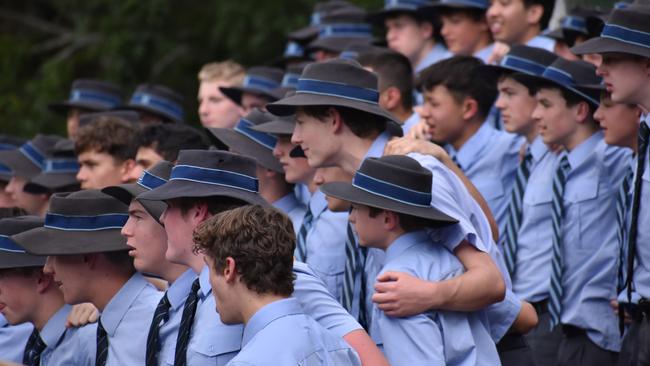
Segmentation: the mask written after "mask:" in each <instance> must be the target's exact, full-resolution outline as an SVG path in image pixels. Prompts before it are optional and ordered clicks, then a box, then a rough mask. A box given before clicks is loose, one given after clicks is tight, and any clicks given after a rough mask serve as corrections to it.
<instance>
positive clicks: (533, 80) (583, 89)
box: [517, 72, 600, 108]
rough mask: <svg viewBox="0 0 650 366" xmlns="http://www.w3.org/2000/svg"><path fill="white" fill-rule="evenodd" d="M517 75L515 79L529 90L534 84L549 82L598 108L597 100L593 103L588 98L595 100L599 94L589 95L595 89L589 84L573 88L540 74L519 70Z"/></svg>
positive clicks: (598, 97)
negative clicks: (525, 72)
mask: <svg viewBox="0 0 650 366" xmlns="http://www.w3.org/2000/svg"><path fill="white" fill-rule="evenodd" d="M517 75H518V78H517V81H518V82H520V83H521V84H523V85H524V86H525V87H527V88H528V89H531V90H532V89H535V87H536V85H537V84H538V83H540V82H542V83H551V84H553V85H555V86H556V87H558V88H560V89H564V90H568V91H569V92H571V93H574V94H576V95H578V96H579V97H581V98H584V99H585V101H586V102H587V103H589V104H591V105H592V106H594V107H596V108H598V102H595V103H594V102H593V101H591V100H589V99H588V98H593V99H594V100H596V101H598V100H599V99H600V96H599V95H589V94H590V93H595V89H593V88H591V85H586V86H576V87H575V88H567V87H566V86H564V85H562V84H559V83H558V82H556V81H555V80H551V79H547V78H545V77H542V76H537V75H530V74H524V73H520V72H518V73H517ZM598 94H600V91H598Z"/></svg>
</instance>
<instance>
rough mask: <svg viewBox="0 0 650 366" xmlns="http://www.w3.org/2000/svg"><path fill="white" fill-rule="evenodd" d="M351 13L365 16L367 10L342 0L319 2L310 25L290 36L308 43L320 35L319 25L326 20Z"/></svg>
mask: <svg viewBox="0 0 650 366" xmlns="http://www.w3.org/2000/svg"><path fill="white" fill-rule="evenodd" d="M349 15H359V16H364V15H365V10H364V9H362V8H360V7H358V6H356V5H352V4H350V3H349V2H347V1H342V0H331V1H325V2H320V3H317V4H316V5H315V6H314V11H313V12H312V14H311V19H310V23H309V25H308V26H306V27H303V28H300V29H298V30H296V31H293V32H290V33H289V34H288V38H289V39H290V40H292V41H296V42H298V43H300V44H303V45H304V44H307V43H309V41H311V40H313V39H314V38H316V37H318V31H319V30H320V28H319V26H320V25H321V24H322V23H323V22H324V21H331V20H332V18H334V19H338V18H345V17H347V16H349Z"/></svg>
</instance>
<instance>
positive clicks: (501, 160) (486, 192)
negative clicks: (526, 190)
mask: <svg viewBox="0 0 650 366" xmlns="http://www.w3.org/2000/svg"><path fill="white" fill-rule="evenodd" d="M522 143H523V139H522V138H520V137H519V136H517V135H513V134H510V133H507V132H503V131H499V130H496V129H494V127H492V126H491V125H489V124H488V123H483V124H482V125H481V128H479V129H478V130H477V131H476V133H475V134H474V135H473V136H472V137H470V138H469V139H468V140H467V141H466V142H465V143H464V144H463V146H461V148H460V149H459V150H456V149H454V147H453V146H451V145H450V144H447V145H446V146H445V148H446V149H447V151H448V152H449V155H450V156H452V157H455V158H456V161H457V162H458V164H459V165H460V167H461V169H462V170H463V172H464V173H465V175H466V176H467V178H469V179H470V180H471V181H472V183H474V185H475V186H476V189H478V191H479V192H480V193H481V195H482V196H483V198H485V200H486V201H487V204H488V206H490V210H491V211H492V214H493V215H494V219H495V220H496V222H497V224H498V226H499V229H500V232H503V227H504V226H505V221H506V219H507V210H508V203H509V198H510V192H511V191H512V187H513V185H514V183H515V174H516V173H517V166H518V162H519V151H520V148H521V144H522Z"/></svg>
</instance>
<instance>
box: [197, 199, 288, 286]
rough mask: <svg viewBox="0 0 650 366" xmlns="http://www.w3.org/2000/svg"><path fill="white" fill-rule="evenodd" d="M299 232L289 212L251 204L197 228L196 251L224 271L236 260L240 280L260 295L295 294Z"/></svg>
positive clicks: (221, 215)
mask: <svg viewBox="0 0 650 366" xmlns="http://www.w3.org/2000/svg"><path fill="white" fill-rule="evenodd" d="M295 247H296V235H295V233H294V231H293V224H292V223H291V220H290V219H289V217H287V215H285V214H283V213H281V212H280V211H278V210H276V209H274V208H271V207H262V206H259V205H248V206H242V207H239V208H235V209H232V210H228V211H224V212H221V213H219V214H217V215H215V216H212V217H211V218H210V219H208V220H206V221H205V222H204V223H203V224H201V225H200V226H199V227H197V228H196V230H195V231H194V250H195V251H196V252H199V253H203V254H205V255H206V256H207V257H208V258H209V260H211V261H212V264H213V265H214V269H215V270H217V271H223V269H224V266H225V263H226V258H228V257H231V258H233V259H234V260H235V265H236V271H237V274H239V276H240V281H241V282H243V283H244V284H246V287H247V288H248V289H249V290H251V291H255V292H256V293H258V294H268V293H273V294H275V295H279V296H290V295H291V294H292V293H293V281H294V279H295V275H294V274H293V252H294V249H295Z"/></svg>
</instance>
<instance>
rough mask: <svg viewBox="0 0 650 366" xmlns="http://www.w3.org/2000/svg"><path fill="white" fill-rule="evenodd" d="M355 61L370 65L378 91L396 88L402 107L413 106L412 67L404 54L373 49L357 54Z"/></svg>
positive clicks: (408, 107)
mask: <svg viewBox="0 0 650 366" xmlns="http://www.w3.org/2000/svg"><path fill="white" fill-rule="evenodd" d="M357 61H359V63H360V64H361V65H363V66H365V67H371V68H372V71H373V72H374V73H375V74H377V76H378V77H379V90H380V91H383V90H386V89H388V88H390V87H395V88H397V89H398V90H399V92H400V96H401V100H402V107H403V108H404V109H407V110H411V108H413V67H412V66H411V62H410V61H409V59H408V58H407V57H406V56H404V55H402V54H401V53H398V52H394V51H382V52H377V51H375V52H366V53H361V54H359V57H358V58H357Z"/></svg>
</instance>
